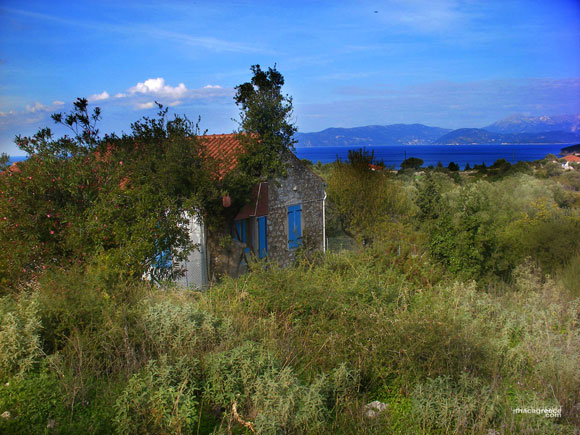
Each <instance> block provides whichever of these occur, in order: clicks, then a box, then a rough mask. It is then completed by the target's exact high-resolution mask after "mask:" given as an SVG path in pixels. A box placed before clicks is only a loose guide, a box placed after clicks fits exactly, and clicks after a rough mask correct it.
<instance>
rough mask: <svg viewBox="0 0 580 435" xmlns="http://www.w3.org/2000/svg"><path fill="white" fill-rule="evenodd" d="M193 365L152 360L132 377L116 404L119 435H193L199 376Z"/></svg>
mask: <svg viewBox="0 0 580 435" xmlns="http://www.w3.org/2000/svg"><path fill="white" fill-rule="evenodd" d="M196 372H197V370H196V368H195V367H192V366H191V361H187V362H184V361H178V362H177V363H176V364H173V365H172V364H169V363H168V361H167V359H166V358H161V359H160V360H159V361H155V360H151V361H150V362H149V363H148V364H147V366H146V367H145V368H144V369H143V370H142V371H141V372H139V373H137V374H135V375H133V376H132V377H131V379H130V380H129V384H128V385H127V387H126V388H125V389H124V390H123V392H122V394H121V395H120V397H119V398H118V399H117V402H116V404H115V410H116V416H115V423H116V431H117V433H120V434H129V433H130V434H142V433H172V434H180V433H190V432H192V431H193V428H194V427H195V423H196V421H197V415H198V402H197V399H196V397H195V390H196V388H198V379H197V377H198V375H197V373H196Z"/></svg>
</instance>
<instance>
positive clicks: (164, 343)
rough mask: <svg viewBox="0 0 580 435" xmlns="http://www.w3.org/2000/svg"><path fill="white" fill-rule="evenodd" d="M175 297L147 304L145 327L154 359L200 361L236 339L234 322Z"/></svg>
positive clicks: (143, 321)
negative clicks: (217, 348) (215, 349)
mask: <svg viewBox="0 0 580 435" xmlns="http://www.w3.org/2000/svg"><path fill="white" fill-rule="evenodd" d="M183 299H184V298H183V297H180V296H179V295H177V294H175V295H174V297H173V298H172V299H169V298H165V300H163V301H159V302H156V301H154V300H146V301H144V303H143V308H142V312H143V314H142V317H141V321H142V327H143V331H144V334H145V336H146V342H147V343H148V346H149V347H150V348H151V350H152V352H153V355H163V354H167V355H174V356H178V355H185V356H188V357H194V358H195V357H197V358H199V357H200V354H201V353H202V352H206V351H207V350H209V349H212V348H214V347H216V346H218V345H219V344H220V343H221V342H222V341H225V340H227V339H229V338H230V337H231V336H232V335H233V330H232V326H231V322H230V321H229V320H228V319H225V320H220V319H218V318H216V317H215V316H213V315H212V314H210V313H208V312H207V311H203V310H201V309H200V308H198V307H197V305H196V304H195V303H194V302H191V301H186V300H183Z"/></svg>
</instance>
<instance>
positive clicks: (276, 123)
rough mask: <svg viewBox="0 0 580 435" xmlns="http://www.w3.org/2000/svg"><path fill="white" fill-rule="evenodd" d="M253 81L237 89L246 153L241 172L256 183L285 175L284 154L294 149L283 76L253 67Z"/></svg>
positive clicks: (290, 115)
mask: <svg viewBox="0 0 580 435" xmlns="http://www.w3.org/2000/svg"><path fill="white" fill-rule="evenodd" d="M251 71H252V73H253V74H254V75H253V77H252V79H251V81H249V82H246V83H243V84H241V85H239V86H236V95H235V97H234V100H235V102H236V104H237V106H238V107H239V109H240V119H239V121H238V124H239V131H238V132H239V133H240V136H239V138H240V141H241V142H242V144H243V146H244V148H245V150H246V152H245V154H244V155H243V156H241V157H240V160H239V163H240V164H239V169H240V170H241V171H242V172H243V173H244V174H245V175H246V176H248V177H250V178H253V179H254V180H253V181H254V182H255V181H258V180H261V179H268V178H275V177H277V176H279V175H284V174H285V166H284V163H283V162H284V154H285V153H286V152H287V151H292V150H294V144H295V143H296V140H295V139H294V133H295V132H296V130H297V129H296V126H295V125H294V124H293V123H292V121H291V118H292V114H293V109H292V97H290V96H288V95H284V94H283V93H282V86H283V85H284V77H283V76H282V74H280V73H279V72H278V70H276V66H275V65H274V68H268V70H267V71H263V70H262V69H261V68H260V65H253V66H252V67H251Z"/></svg>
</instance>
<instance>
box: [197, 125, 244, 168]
mask: <svg viewBox="0 0 580 435" xmlns="http://www.w3.org/2000/svg"><path fill="white" fill-rule="evenodd" d="M199 139H200V143H201V145H202V146H205V148H206V150H207V154H208V155H209V156H210V157H212V158H213V159H215V160H217V161H218V162H219V166H220V167H219V174H220V177H223V176H224V175H225V174H227V173H228V172H230V171H232V170H233V169H234V168H235V167H236V166H237V165H238V155H240V153H242V152H243V151H244V150H243V147H242V144H241V143H240V141H239V140H238V137H237V134H235V133H231V134H212V135H207V136H200V137H199Z"/></svg>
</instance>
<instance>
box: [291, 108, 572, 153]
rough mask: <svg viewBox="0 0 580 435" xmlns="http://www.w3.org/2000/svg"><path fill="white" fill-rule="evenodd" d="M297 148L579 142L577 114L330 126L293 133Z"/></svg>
mask: <svg viewBox="0 0 580 435" xmlns="http://www.w3.org/2000/svg"><path fill="white" fill-rule="evenodd" d="M296 139H297V140H298V144H297V146H298V147H300V148H309V147H325V146H350V147H363V146H372V145H431V144H433V145H469V144H525V143H562V144H571V143H577V142H580V115H558V116H536V117H525V116H522V115H511V116H509V117H507V118H504V119H501V120H499V121H497V122H495V123H493V124H490V125H488V126H486V127H484V128H459V129H455V130H452V129H448V128H442V127H432V126H427V125H424V124H419V123H414V124H389V125H368V126H360V127H351V128H345V127H330V128H327V129H324V130H321V131H319V132H310V133H296Z"/></svg>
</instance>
